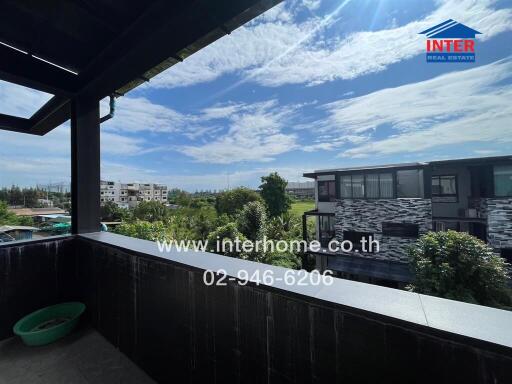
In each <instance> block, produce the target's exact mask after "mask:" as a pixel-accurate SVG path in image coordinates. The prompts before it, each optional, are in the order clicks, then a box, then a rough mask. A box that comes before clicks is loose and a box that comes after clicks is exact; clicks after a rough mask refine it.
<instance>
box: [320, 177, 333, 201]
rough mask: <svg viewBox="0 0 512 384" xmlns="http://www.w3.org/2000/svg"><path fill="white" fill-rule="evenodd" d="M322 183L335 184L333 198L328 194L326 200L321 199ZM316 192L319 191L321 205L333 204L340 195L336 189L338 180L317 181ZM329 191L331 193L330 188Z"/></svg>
mask: <svg viewBox="0 0 512 384" xmlns="http://www.w3.org/2000/svg"><path fill="white" fill-rule="evenodd" d="M320 183H334V195H333V196H331V195H330V194H328V195H327V197H326V198H321V197H320ZM316 190H317V199H318V201H319V202H321V203H333V202H335V201H336V199H337V195H338V193H337V189H336V179H335V180H317V187H316ZM327 191H328V192H330V188H329V187H327Z"/></svg>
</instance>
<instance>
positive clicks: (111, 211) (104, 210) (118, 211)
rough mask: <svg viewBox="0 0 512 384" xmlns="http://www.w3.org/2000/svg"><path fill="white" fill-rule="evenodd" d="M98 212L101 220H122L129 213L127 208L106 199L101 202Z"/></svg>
mask: <svg viewBox="0 0 512 384" xmlns="http://www.w3.org/2000/svg"><path fill="white" fill-rule="evenodd" d="M100 212H101V213H100V214H101V220H103V221H123V220H124V219H126V217H127V216H128V214H129V211H128V210H127V209H125V208H121V207H119V206H118V205H117V204H116V203H114V202H113V201H107V202H106V203H105V204H103V205H102V206H101V209H100Z"/></svg>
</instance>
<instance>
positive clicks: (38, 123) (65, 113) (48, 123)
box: [29, 96, 71, 136]
mask: <svg viewBox="0 0 512 384" xmlns="http://www.w3.org/2000/svg"><path fill="white" fill-rule="evenodd" d="M70 114H71V101H70V99H68V98H66V97H61V96H54V97H52V98H51V99H50V100H49V101H48V102H47V103H46V104H45V105H43V106H42V107H41V108H40V109H39V111H37V112H36V113H34V114H33V115H32V117H31V118H30V124H31V126H30V132H29V133H31V134H34V135H40V136H42V135H45V134H46V133H48V132H50V131H51V130H52V129H54V128H56V127H58V126H59V125H61V124H63V123H65V122H66V121H67V120H69V117H70Z"/></svg>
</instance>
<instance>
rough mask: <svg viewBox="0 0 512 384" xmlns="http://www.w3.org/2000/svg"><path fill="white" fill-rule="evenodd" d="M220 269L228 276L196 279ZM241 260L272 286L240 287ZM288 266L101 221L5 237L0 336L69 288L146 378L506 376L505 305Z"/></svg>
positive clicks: (502, 379) (64, 297)
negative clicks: (75, 232)
mask: <svg viewBox="0 0 512 384" xmlns="http://www.w3.org/2000/svg"><path fill="white" fill-rule="evenodd" d="M218 269H223V270H225V272H226V276H227V278H226V279H225V280H224V282H225V283H226V285H225V286H217V285H213V286H207V285H205V283H204V282H203V273H204V271H205V270H218ZM241 270H244V271H247V273H248V274H249V275H253V274H254V273H255V272H257V271H260V272H261V271H264V270H268V271H271V272H272V275H273V284H271V285H265V284H260V285H256V284H255V283H251V282H249V283H248V284H247V285H241V284H240V282H239V281H237V280H236V279H235V278H236V277H237V276H238V274H239V271H241ZM285 273H286V269H284V268H278V267H273V266H268V265H263V264H258V263H253V262H249V261H244V260H239V259H234V258H228V257H224V256H219V255H215V254H210V253H204V252H171V253H169V254H161V253H159V252H158V250H157V247H156V245H155V243H152V242H149V241H143V240H137V239H132V238H127V237H124V236H119V235H114V234H110V233H94V234H88V235H79V236H74V237H73V236H71V237H60V238H54V239H46V240H43V241H30V242H24V243H17V244H7V245H2V246H0V339H3V338H6V337H9V336H11V329H12V325H13V324H14V322H15V321H16V320H18V319H19V318H20V317H22V316H23V315H25V314H27V313H28V312H31V311H33V310H35V309H37V308H40V307H42V306H45V305H49V304H53V303H57V302H62V301H68V300H79V301H82V302H84V303H85V304H86V305H87V308H88V310H87V318H88V321H90V323H91V324H92V326H93V327H95V328H96V329H97V330H98V331H99V332H100V333H101V334H103V335H104V336H105V337H106V338H107V339H108V340H109V341H110V343H112V344H113V345H115V346H116V347H118V348H119V349H120V350H121V351H122V352H123V353H124V354H126V355H127V356H128V357H129V358H130V359H131V360H133V361H134V362H135V363H136V364H137V365H138V366H140V367H141V368H142V369H143V370H144V371H146V372H147V373H148V374H149V375H150V376H151V377H153V378H154V379H155V380H156V381H157V382H175V383H184V382H194V383H195V382H197V383H233V382H238V383H313V382H315V383H331V382H343V383H355V382H358V383H385V382H390V383H391V382H392V383H417V382H422V383H423V382H424V383H459V382H463V383H511V382H512V368H511V367H512V332H511V328H510V326H511V324H512V312H508V311H502V310H497V309H492V308H487V307H482V306H477V305H470V304H466V303H461V302H456V301H450V300H444V299H439V298H435V297H430V296H424V295H419V294H416V293H410V292H405V291H400V290H394V289H389V288H383V287H378V286H372V285H368V284H363V283H357V282H352V281H347V280H341V279H334V283H333V284H332V285H330V286H326V285H316V286H315V285H312V284H311V282H308V284H307V285H304V286H300V285H297V284H295V285H287V284H286V283H285V281H284V276H285ZM281 279H283V280H281Z"/></svg>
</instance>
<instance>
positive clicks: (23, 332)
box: [13, 302, 85, 346]
mask: <svg viewBox="0 0 512 384" xmlns="http://www.w3.org/2000/svg"><path fill="white" fill-rule="evenodd" d="M84 311H85V304H82V303H78V302H71V303H62V304H57V305H52V306H49V307H46V308H42V309H39V310H37V311H35V312H32V313H31V314H29V315H27V316H25V317H24V318H22V319H21V320H19V321H18V322H17V323H16V324H15V325H14V328H13V331H14V333H15V334H16V335H18V336H20V337H21V339H22V340H23V342H24V343H25V344H26V345H29V346H37V345H45V344H49V343H53V342H54V341H56V340H58V339H60V338H62V337H64V336H66V335H67V334H68V333H70V332H71V331H72V330H73V328H75V326H76V324H77V322H78V319H79V318H80V316H81V315H82V313H83V312H84Z"/></svg>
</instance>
